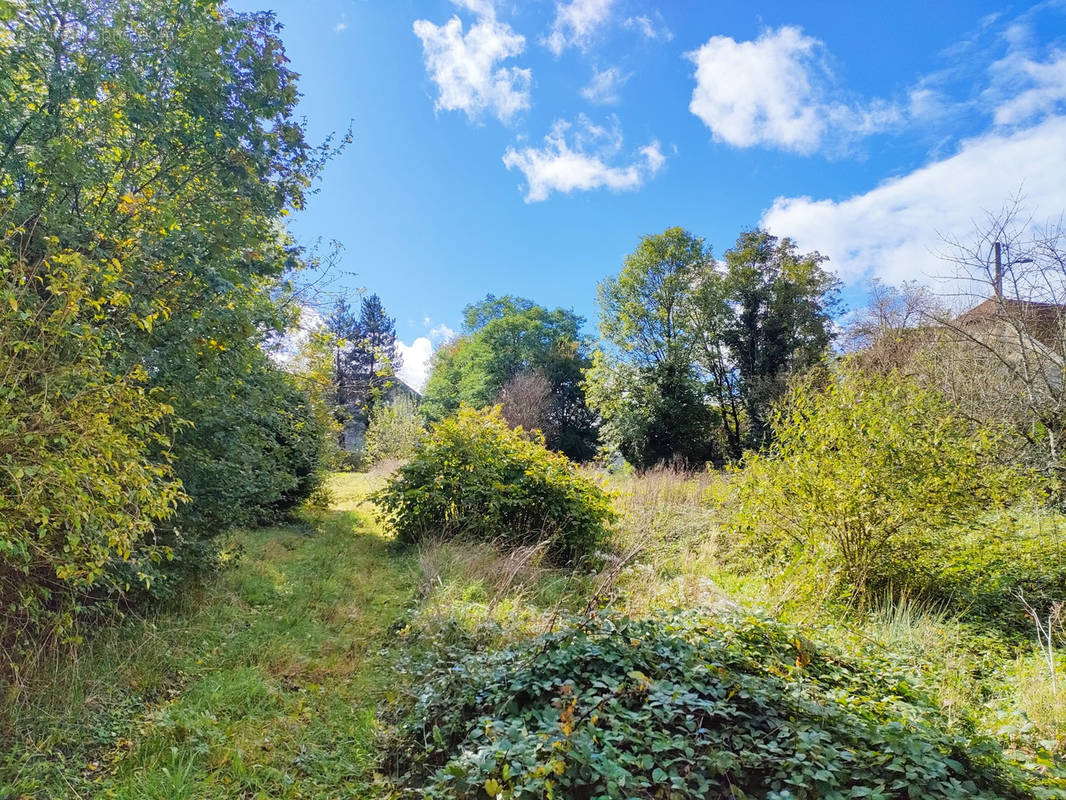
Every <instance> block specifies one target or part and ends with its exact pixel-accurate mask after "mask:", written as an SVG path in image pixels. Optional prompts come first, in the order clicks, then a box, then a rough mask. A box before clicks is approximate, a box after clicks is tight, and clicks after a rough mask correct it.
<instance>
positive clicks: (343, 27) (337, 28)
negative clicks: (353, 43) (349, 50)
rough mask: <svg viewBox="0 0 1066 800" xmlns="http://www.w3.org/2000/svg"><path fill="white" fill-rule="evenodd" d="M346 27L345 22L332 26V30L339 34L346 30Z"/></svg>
mask: <svg viewBox="0 0 1066 800" xmlns="http://www.w3.org/2000/svg"><path fill="white" fill-rule="evenodd" d="M347 27H348V23H347V22H338V23H337V24H336V25H334V26H333V30H335V31H336V32H337V33H341V32H342V31H344V30H346V29H347Z"/></svg>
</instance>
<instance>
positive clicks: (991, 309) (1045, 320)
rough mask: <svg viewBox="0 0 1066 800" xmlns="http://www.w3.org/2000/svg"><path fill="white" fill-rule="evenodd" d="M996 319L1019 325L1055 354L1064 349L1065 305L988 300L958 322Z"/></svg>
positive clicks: (998, 299)
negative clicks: (1014, 322) (1007, 320)
mask: <svg viewBox="0 0 1066 800" xmlns="http://www.w3.org/2000/svg"><path fill="white" fill-rule="evenodd" d="M996 319H1010V320H1011V321H1012V322H1013V321H1016V322H1019V323H1020V324H1021V327H1022V329H1023V330H1024V331H1025V332H1026V333H1027V334H1028V335H1029V336H1031V337H1033V339H1035V340H1036V341H1038V342H1040V343H1041V344H1042V345H1044V346H1045V347H1048V348H1050V349H1051V350H1053V351H1055V352H1059V351H1061V350H1062V345H1063V324H1064V323H1066V306H1063V305H1059V304H1058V303H1037V302H1032V301H1024V300H1013V299H1010V298H989V299H988V300H985V301H984V302H982V303H978V304H977V305H976V306H974V307H973V308H971V309H970V310H969V311H967V312H965V313H963V314H960V315H959V316H958V317H957V318H956V320H955V321H956V322H958V323H962V324H966V323H976V322H986V321H988V320H996Z"/></svg>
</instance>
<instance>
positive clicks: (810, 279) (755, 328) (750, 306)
mask: <svg viewBox="0 0 1066 800" xmlns="http://www.w3.org/2000/svg"><path fill="white" fill-rule="evenodd" d="M826 260H827V259H826V258H825V256H822V255H819V254H818V253H806V254H800V253H798V252H797V249H796V245H795V243H794V242H793V241H792V240H791V239H787V238H786V239H778V238H777V237H776V236H771V235H770V234H769V233H767V232H766V231H763V230H758V229H756V230H752V231H745V232H744V233H741V234H740V236H739V238H738V239H737V242H736V244H735V245H734V246H733V248H732V249H730V250H727V251H726V253H725V276H724V287H723V289H724V291H723V292H722V293H721V294H718V293H713V292H712V293H709V295H705V296H704V298H701V299H707V298H708V297H709V300H710V303H711V308H710V310H705V311H704V319H703V322H702V324H701V325H700V326H699V332H700V340H701V342H702V344H703V359H704V361H705V364H706V366H707V368H708V369H709V371H710V372H711V374H712V375H714V376H716V377H717V380H716V383H717V384H718V387H719V388H718V393H719V395H720V396H724V397H726V398H727V404H728V406H729V411H730V413H728V414H726V413H723V414H722V419H723V420H729V421H730V424H731V426H732V430H731V431H730V434H729V441H730V443H731V444H733V443H735V442H736V441H738V440H739V439H740V438H741V436H740V430H739V427H740V419H739V415H738V414H737V413H736V410H735V404H736V403H737V401H739V403H740V404H741V405H742V406H743V409H744V411H745V413H746V418H747V419H746V423H747V432H746V434H747V435H746V444H747V445H748V446H749V447H761V446H763V445H764V444H765V443H766V441H767V439H768V437H769V433H770V430H769V424H768V420H769V415H770V412H771V409H772V408H773V405H774V403H775V402H776V401H777V400H778V399H779V398H780V397H781V396H782V395H783V394H784V392H785V389H786V385H787V378H788V376H789V375H791V374H794V373H798V372H802V371H804V370H806V369H808V368H810V367H812V366H814V365H815V364H817V363H818V362H819V361H821V360H822V358H824V356H825V354H826V352H827V351H828V349H829V344H830V342H831V341H832V336H833V334H832V319H833V314H834V313H835V312H836V310H837V307H838V299H837V296H838V291H839V288H838V287H839V281H837V280H836V278H835V277H833V276H832V275H831V274H830V273H828V272H826V271H825V270H824V269H822V266H821V265H822V264H823V263H824V262H825V261H826ZM723 299H724V301H725V302H724V304H723V302H722V300H723ZM723 309H724V311H725V318H724V320H722V319H720V318H719V317H718V314H719V313H720V312H721V311H722V310H723ZM738 455H739V453H738V452H736V451H734V456H738Z"/></svg>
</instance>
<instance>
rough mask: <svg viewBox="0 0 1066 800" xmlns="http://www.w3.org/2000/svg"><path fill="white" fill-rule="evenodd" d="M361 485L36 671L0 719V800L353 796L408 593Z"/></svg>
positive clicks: (410, 580)
mask: <svg viewBox="0 0 1066 800" xmlns="http://www.w3.org/2000/svg"><path fill="white" fill-rule="evenodd" d="M374 480H375V479H374V478H373V477H367V476H362V475H342V476H338V477H337V478H336V479H335V480H334V483H333V491H334V496H335V503H334V506H333V508H332V509H331V510H330V511H327V512H321V513H318V514H315V515H314V516H312V517H309V518H308V520H307V522H306V524H294V525H286V526H280V527H276V528H269V529H264V530H257V531H250V532H247V533H243V534H241V535H240V536H239V537H237V540H238V543H239V544H240V545H241V546H242V547H243V549H244V555H243V558H242V559H241V560H240V561H239V563H238V564H237V565H236V566H235V567H234V568H233V569H232V570H230V571H228V572H226V573H223V574H220V575H218V576H216V577H214V578H213V579H211V580H209V581H207V582H206V583H204V584H203V585H202V586H200V587H197V588H195V589H194V590H192V591H190V592H187V593H185V594H184V595H183V599H182V601H181V603H180V604H178V605H175V606H173V607H171V608H167V609H163V610H160V611H158V612H157V613H155V614H153V615H152V616H149V617H146V618H140V619H129V620H127V621H126V622H124V623H121V624H116V625H114V626H113V627H111V628H108V629H106V630H100V631H96V632H95V633H94V635H92V636H90V637H87V639H86V643H85V645H84V646H83V647H82V648H81V649H80V650H78V651H77V652H66V653H56V654H54V658H53V659H51V660H50V661H48V662H44V661H42V663H40V664H39V665H38V667H37V669H36V671H35V672H34V673H33V674H31V675H27V676H25V681H24V683H23V685H22V686H21V689H20V691H19V692H18V693H17V694H15V693H12V694H11V696H10V697H9V702H8V703H7V705H6V707H5V709H4V711H3V717H2V726H3V727H2V733H3V736H4V738H5V739H6V740H7V744H6V745H5V746H3V747H0V797H27V798H29V797H32V798H42V800H43V799H44V798H90V797H101V798H117V799H121V800H127V799H128V800H134V799H136V800H141V799H143V800H148V799H149V798H151V800H160V799H161V798H194V797H195V798H200V797H203V798H208V797H210V798H253V797H263V798H266V797H269V798H304V797H323V798H325V797H341V796H345V797H361V796H365V794H366V792H367V791H368V787H369V785H370V782H371V780H372V768H373V764H374V749H373V742H374V736H375V728H376V725H375V708H376V706H377V704H378V703H379V701H380V700H381V698H382V695H383V693H384V692H385V691H386V689H387V688H388V687H389V683H390V674H389V670H388V668H387V664H386V661H385V656H384V655H383V654H382V648H383V647H384V646H385V645H386V644H388V643H389V641H390V639H391V635H390V629H391V628H392V627H393V626H394V624H395V623H396V621H397V620H398V619H400V618H401V617H402V615H403V613H404V611H405V609H407V607H408V606H409V605H410V603H411V602H412V598H413V597H414V591H415V585H416V584H415V572H414V568H413V567H414V565H413V561H412V559H411V558H410V557H409V556H406V555H403V554H396V553H393V552H391V551H390V547H389V542H388V541H387V540H386V539H385V538H384V537H383V536H382V535H381V534H380V532H379V531H378V529H377V528H376V527H375V526H374V524H373V522H372V518H371V516H370V515H369V514H368V512H367V510H366V508H365V506H364V505H363V503H362V498H363V496H364V495H365V494H366V493H367V491H368V489H369V486H370V485H371V484H372V483H373V482H374Z"/></svg>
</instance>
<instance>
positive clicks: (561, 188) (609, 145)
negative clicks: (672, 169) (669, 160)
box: [503, 114, 666, 203]
mask: <svg viewBox="0 0 1066 800" xmlns="http://www.w3.org/2000/svg"><path fill="white" fill-rule="evenodd" d="M610 124H611V127H610V128H606V127H603V126H599V125H594V124H593V123H592V122H591V121H590V120H589V119H588V117H586V116H585V115H584V114H582V115H581V116H579V117H578V120H577V123H576V124H573V123H570V122H567V121H565V120H556V121H555V124H554V125H552V129H551V133H549V134H548V135H547V136H545V137H544V146H543V147H540V148H537V147H523V148H521V149H519V150H516V149H515V148H513V147H509V148H507V152H506V153H505V154H504V156H503V163H504V164H505V165H506V166H507V169H512V168H517V169H518V170H520V171H521V172H522V173H523V174H524V175H525V177H526V183H527V191H526V202H527V203H537V202H540V201H542V200H547V199H548V197H550V196H551V193H552V192H553V191H555V192H562V193H564V194H570V193H571V192H574V191H588V190H590V189H601V188H606V189H610V190H612V191H623V190H626V189H636V188H637V187H639V186H641V185H642V184H643V183H644V182H645V181H646V180H648V179H649V178H651V177H652V176H654V175H655V174H656V173H657V172H658V171H659V170H660V169H662V167H663V165H664V164H665V163H666V157H665V156H664V155H663V153H662V150H661V149H660V147H659V142H658V141H652V142H651V143H649V144H647V145H645V146H644V147H643V148H641V149H640V150H639V151H638V155H637V157H636V158H634V160H632V161H631V162H630V163H628V164H626V165H624V166H612V165H611V163H610V162H611V161H612V160H613V159H614V158H615V157H616V156H617V155H618V154H619V153H620V152H621V150H622V131H621V128H620V126H619V124H618V119H617V117H612V118H611V121H610ZM568 138H569V140H570V141H568Z"/></svg>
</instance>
